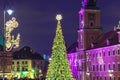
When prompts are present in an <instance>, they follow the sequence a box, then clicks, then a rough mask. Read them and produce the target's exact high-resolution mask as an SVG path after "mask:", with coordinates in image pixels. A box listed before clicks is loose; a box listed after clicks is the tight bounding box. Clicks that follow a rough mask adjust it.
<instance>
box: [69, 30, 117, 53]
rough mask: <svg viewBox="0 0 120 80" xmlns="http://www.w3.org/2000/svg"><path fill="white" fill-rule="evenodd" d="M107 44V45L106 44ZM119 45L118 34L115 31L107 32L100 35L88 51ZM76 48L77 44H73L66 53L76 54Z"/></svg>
mask: <svg viewBox="0 0 120 80" xmlns="http://www.w3.org/2000/svg"><path fill="white" fill-rule="evenodd" d="M107 43H108V44H107ZM116 44H119V42H118V33H117V31H109V32H106V33H103V34H101V35H100V36H99V37H98V38H97V39H96V40H95V41H94V42H93V46H94V47H90V48H88V50H90V49H94V48H100V47H106V46H111V45H116ZM77 47H78V43H77V42H75V43H73V44H72V45H71V46H70V47H69V48H68V49H67V53H68V54H69V53H74V52H77V51H76V48H77Z"/></svg>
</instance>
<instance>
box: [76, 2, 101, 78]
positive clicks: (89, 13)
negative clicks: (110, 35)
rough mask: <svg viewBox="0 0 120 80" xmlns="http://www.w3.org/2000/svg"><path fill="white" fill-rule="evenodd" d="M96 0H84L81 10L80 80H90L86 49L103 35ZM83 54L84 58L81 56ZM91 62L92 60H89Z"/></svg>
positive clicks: (79, 31) (79, 41)
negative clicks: (88, 77)
mask: <svg viewBox="0 0 120 80" xmlns="http://www.w3.org/2000/svg"><path fill="white" fill-rule="evenodd" d="M96 2H97V1H96V0H83V1H82V3H83V4H82V8H81V10H80V11H79V29H78V49H79V53H78V57H77V58H78V59H79V60H80V61H81V64H82V65H79V68H80V70H79V71H78V74H79V76H78V77H79V78H80V80H88V79H87V76H88V73H89V71H88V67H87V65H86V64H88V61H87V53H86V50H88V49H90V48H92V47H93V46H94V42H95V40H96V39H97V37H99V35H101V33H102V29H101V26H100V9H99V8H98V7H97V6H96ZM79 56H82V59H81V58H80V57H79ZM89 64H90V62H89ZM89 76H91V75H89Z"/></svg>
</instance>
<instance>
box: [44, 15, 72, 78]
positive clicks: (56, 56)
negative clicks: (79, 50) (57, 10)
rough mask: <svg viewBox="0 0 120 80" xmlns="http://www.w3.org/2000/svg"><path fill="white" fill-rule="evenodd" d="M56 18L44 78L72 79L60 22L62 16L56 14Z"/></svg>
mask: <svg viewBox="0 0 120 80" xmlns="http://www.w3.org/2000/svg"><path fill="white" fill-rule="evenodd" d="M56 19H57V20H58V23H57V30H56V35H55V38H54V43H53V47H52V55H51V61H50V64H49V66H48V71H47V75H46V80H73V76H72V72H71V70H70V65H69V62H68V59H67V54H66V46H65V42H64V36H63V34H62V28H61V24H60V20H61V19H62V16H61V15H57V16H56Z"/></svg>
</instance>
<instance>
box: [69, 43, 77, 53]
mask: <svg viewBox="0 0 120 80" xmlns="http://www.w3.org/2000/svg"><path fill="white" fill-rule="evenodd" d="M77 47H78V42H75V43H73V44H72V45H71V46H70V47H69V48H68V49H67V53H68V54H69V53H74V52H76V48H77Z"/></svg>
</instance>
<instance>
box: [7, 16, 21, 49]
mask: <svg viewBox="0 0 120 80" xmlns="http://www.w3.org/2000/svg"><path fill="white" fill-rule="evenodd" d="M5 25H6V27H5V48H6V51H10V50H12V49H13V48H17V47H19V43H20V34H19V33H18V35H17V37H16V39H15V38H14V35H12V34H11V33H12V31H13V30H14V29H15V28H17V27H18V22H17V21H16V18H14V17H13V18H12V19H11V20H9V21H7V22H6V24H5Z"/></svg>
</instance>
